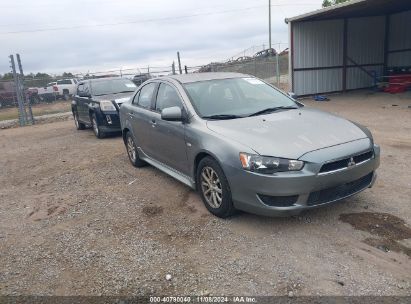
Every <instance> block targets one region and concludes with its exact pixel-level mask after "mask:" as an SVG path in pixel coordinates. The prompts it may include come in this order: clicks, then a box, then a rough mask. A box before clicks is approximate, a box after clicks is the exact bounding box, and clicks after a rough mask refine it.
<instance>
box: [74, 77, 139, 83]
mask: <svg viewBox="0 0 411 304" xmlns="http://www.w3.org/2000/svg"><path fill="white" fill-rule="evenodd" d="M119 79H126V80H130V79H128V78H124V77H101V78H90V79H84V80H82V81H81V82H85V81H90V82H98V81H107V80H119ZM130 81H131V80H130Z"/></svg>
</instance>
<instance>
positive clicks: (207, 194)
mask: <svg viewBox="0 0 411 304" xmlns="http://www.w3.org/2000/svg"><path fill="white" fill-rule="evenodd" d="M201 190H202V191H203V195H204V198H205V200H206V202H207V203H208V204H209V205H210V207H212V208H215V209H216V208H219V207H220V206H221V203H222V202H223V189H222V185H221V182H220V178H219V177H218V175H217V172H215V170H214V169H213V168H211V167H204V168H203V169H202V171H201Z"/></svg>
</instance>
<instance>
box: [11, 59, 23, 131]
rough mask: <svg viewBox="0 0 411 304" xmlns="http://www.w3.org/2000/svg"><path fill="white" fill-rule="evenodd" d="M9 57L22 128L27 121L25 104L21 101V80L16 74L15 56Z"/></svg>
mask: <svg viewBox="0 0 411 304" xmlns="http://www.w3.org/2000/svg"><path fill="white" fill-rule="evenodd" d="M9 57H10V63H11V69H12V72H13V80H14V87H15V90H16V96H17V103H18V105H19V124H20V126H24V125H25V124H26V120H25V117H24V104H23V101H22V100H21V94H20V85H19V80H18V78H17V72H16V64H15V63H14V56H13V55H10V56H9Z"/></svg>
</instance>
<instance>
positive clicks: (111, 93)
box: [93, 91, 134, 96]
mask: <svg viewBox="0 0 411 304" xmlns="http://www.w3.org/2000/svg"><path fill="white" fill-rule="evenodd" d="M130 92H134V91H121V92H114V93H103V94H94V95H93V96H103V95H115V94H121V93H130Z"/></svg>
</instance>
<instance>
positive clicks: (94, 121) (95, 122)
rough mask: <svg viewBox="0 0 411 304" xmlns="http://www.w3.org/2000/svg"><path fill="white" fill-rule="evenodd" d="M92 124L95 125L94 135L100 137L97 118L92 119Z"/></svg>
mask: <svg viewBox="0 0 411 304" xmlns="http://www.w3.org/2000/svg"><path fill="white" fill-rule="evenodd" d="M92 124H93V131H94V133H95V134H96V135H97V136H98V135H99V130H98V125H97V121H96V117H94V116H93V118H92Z"/></svg>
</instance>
